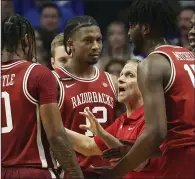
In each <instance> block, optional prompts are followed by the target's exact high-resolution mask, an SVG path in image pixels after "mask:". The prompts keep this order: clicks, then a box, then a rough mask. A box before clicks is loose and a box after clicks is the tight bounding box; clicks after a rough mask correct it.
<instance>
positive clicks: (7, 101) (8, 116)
mask: <svg viewBox="0 0 195 179" xmlns="http://www.w3.org/2000/svg"><path fill="white" fill-rule="evenodd" d="M1 97H2V98H3V99H4V102H5V116H6V127H2V130H1V133H2V134H4V133H8V132H10V131H11V130H12V129H13V123H12V114H11V105H10V96H9V94H8V93H7V92H2V93H1Z"/></svg>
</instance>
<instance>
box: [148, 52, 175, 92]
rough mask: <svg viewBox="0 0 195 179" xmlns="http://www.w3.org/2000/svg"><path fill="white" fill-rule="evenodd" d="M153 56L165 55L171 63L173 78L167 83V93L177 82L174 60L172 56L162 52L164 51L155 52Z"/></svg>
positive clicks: (165, 90)
mask: <svg viewBox="0 0 195 179" xmlns="http://www.w3.org/2000/svg"><path fill="white" fill-rule="evenodd" d="M151 54H161V55H164V56H165V57H167V60H168V61H169V63H170V65H171V77H170V79H169V81H168V83H167V85H166V86H165V87H164V93H167V92H168V91H169V89H170V88H171V87H172V85H173V83H174V81H175V77H176V70H175V65H174V63H173V60H172V59H171V57H170V55H169V54H167V53H165V52H162V51H154V52H152V53H150V55H151Z"/></svg>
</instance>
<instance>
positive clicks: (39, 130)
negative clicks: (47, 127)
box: [36, 104, 57, 177]
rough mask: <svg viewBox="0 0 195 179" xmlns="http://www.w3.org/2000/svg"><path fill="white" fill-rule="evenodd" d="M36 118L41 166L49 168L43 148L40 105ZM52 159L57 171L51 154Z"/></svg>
mask: <svg viewBox="0 0 195 179" xmlns="http://www.w3.org/2000/svg"><path fill="white" fill-rule="evenodd" d="M36 116H37V147H38V152H39V158H40V160H41V164H42V168H47V167H48V163H47V159H46V156H45V150H44V147H43V143H42V138H41V119H40V111H39V105H38V104H37V105H36ZM50 157H51V160H52V163H53V166H54V168H55V169H57V161H56V160H55V159H54V157H53V154H52V153H51V152H50ZM49 171H50V173H51V171H52V170H50V169H49ZM51 174H52V175H54V177H56V176H55V174H54V173H53V171H52V173H51Z"/></svg>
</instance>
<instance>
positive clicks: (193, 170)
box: [157, 146, 195, 179]
mask: <svg viewBox="0 0 195 179" xmlns="http://www.w3.org/2000/svg"><path fill="white" fill-rule="evenodd" d="M157 178H166V179H184V178H187V179H194V178H195V146H191V147H185V148H178V149H172V150H169V151H167V152H166V153H165V154H164V155H163V157H162V160H161V164H160V170H159V174H158V176H157Z"/></svg>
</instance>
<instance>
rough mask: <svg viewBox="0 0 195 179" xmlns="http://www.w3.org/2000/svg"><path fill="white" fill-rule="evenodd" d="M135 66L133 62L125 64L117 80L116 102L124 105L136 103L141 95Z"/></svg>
mask: <svg viewBox="0 0 195 179" xmlns="http://www.w3.org/2000/svg"><path fill="white" fill-rule="evenodd" d="M137 66H138V64H137V63H135V62H129V63H127V64H126V65H125V66H124V68H123V70H122V71H121V74H120V77H119V79H118V101H119V102H120V103H124V104H126V105H128V104H129V102H130V101H131V102H136V101H137V99H138V98H140V96H141V93H140V90H139V88H138V84H137Z"/></svg>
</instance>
